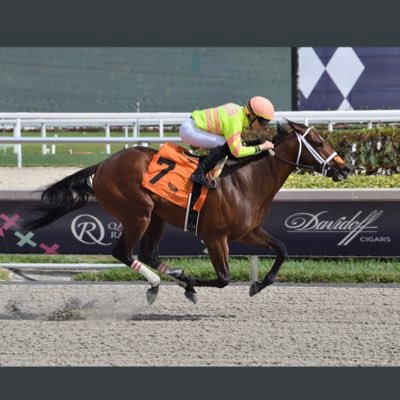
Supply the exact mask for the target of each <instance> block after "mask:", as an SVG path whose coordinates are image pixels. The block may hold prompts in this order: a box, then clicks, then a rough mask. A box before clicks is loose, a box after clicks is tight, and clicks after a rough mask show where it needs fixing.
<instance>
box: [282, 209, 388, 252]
mask: <svg viewBox="0 0 400 400" xmlns="http://www.w3.org/2000/svg"><path fill="white" fill-rule="evenodd" d="M327 213H328V211H321V212H319V213H318V214H311V213H297V214H292V215H290V216H289V217H288V218H287V219H286V221H285V226H286V228H288V229H289V230H288V232H298V233H310V232H312V233H332V232H333V233H347V235H346V236H345V237H344V238H343V239H342V240H341V241H340V242H339V243H338V244H337V245H338V246H347V245H348V244H349V243H351V241H352V240H353V239H354V238H356V237H357V236H358V235H360V234H361V233H377V229H378V227H377V226H375V225H372V223H373V222H374V221H376V220H377V219H378V218H379V217H380V216H381V215H382V213H383V210H374V211H372V212H371V213H370V214H368V215H367V216H365V217H362V215H361V214H362V213H363V212H362V211H358V212H357V213H356V214H355V215H354V216H353V217H352V218H351V219H348V218H347V217H346V216H343V217H340V218H339V219H337V220H333V221H332V220H328V219H324V218H323V217H325V216H326V214H327ZM382 239H384V238H382ZM386 239H389V238H386Z"/></svg>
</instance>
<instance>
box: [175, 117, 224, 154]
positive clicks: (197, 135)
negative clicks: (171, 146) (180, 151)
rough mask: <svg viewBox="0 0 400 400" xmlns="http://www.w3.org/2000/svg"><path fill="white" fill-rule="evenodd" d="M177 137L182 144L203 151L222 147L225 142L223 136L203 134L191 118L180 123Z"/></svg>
mask: <svg viewBox="0 0 400 400" xmlns="http://www.w3.org/2000/svg"><path fill="white" fill-rule="evenodd" d="M179 136H180V137H181V139H182V141H183V142H184V143H187V144H191V145H192V146H196V147H203V148H205V149H211V148H213V147H217V146H222V145H224V144H225V142H226V140H225V138H224V137H223V136H219V135H217V134H215V133H209V132H204V131H202V130H201V129H199V128H197V126H196V124H195V122H194V120H193V119H192V118H188V119H187V120H186V121H184V122H183V123H182V125H181V126H180V128H179Z"/></svg>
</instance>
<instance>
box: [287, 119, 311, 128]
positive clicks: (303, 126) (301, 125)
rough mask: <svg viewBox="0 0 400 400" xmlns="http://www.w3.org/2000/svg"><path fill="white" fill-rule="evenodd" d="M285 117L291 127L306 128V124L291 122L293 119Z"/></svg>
mask: <svg viewBox="0 0 400 400" xmlns="http://www.w3.org/2000/svg"><path fill="white" fill-rule="evenodd" d="M285 119H286V121H287V122H288V124H289V125H290V127H291V128H292V129H296V128H299V127H300V128H308V126H307V125H304V124H300V123H298V122H293V121H290V120H289V119H287V118H285Z"/></svg>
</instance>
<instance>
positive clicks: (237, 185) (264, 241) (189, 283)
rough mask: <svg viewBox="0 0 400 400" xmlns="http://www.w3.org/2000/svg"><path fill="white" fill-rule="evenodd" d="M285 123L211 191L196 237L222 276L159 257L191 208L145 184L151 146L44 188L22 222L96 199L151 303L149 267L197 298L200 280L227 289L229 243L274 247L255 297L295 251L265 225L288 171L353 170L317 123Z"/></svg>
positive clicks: (118, 254)
mask: <svg viewBox="0 0 400 400" xmlns="http://www.w3.org/2000/svg"><path fill="white" fill-rule="evenodd" d="M286 121H287V122H288V125H289V126H288V127H287V128H284V127H283V126H282V125H280V124H279V123H278V124H277V134H276V135H275V136H274V138H273V139H272V140H273V143H274V144H275V149H274V150H271V151H270V152H262V153H260V154H258V155H255V156H252V157H246V158H245V159H241V160H239V161H238V162H235V163H232V164H231V165H227V166H225V168H224V169H223V171H222V174H221V176H220V178H219V182H218V188H217V189H215V190H210V191H209V193H208V197H207V199H206V202H205V203H204V206H203V208H202V211H201V213H200V219H199V222H198V229H197V235H198V236H199V237H200V238H201V239H202V240H203V241H204V244H205V245H206V247H207V249H208V254H209V257H210V259H211V262H212V265H213V267H214V269H215V272H216V274H217V278H216V279H210V280H209V279H207V280H205V279H198V278H196V277H194V276H186V275H185V274H184V272H183V271H182V270H181V269H173V268H171V267H169V266H168V265H166V264H164V263H162V262H161V260H160V259H159V257H158V247H159V243H160V240H161V237H162V234H163V229H164V225H165V222H168V223H170V224H172V225H174V226H177V227H180V228H182V229H183V226H184V221H185V213H186V210H185V209H184V208H183V207H179V206H177V205H175V204H172V203H170V202H168V201H167V200H164V199H163V198H161V197H160V196H158V195H156V194H154V193H152V192H151V191H149V190H148V189H146V188H144V187H143V186H142V179H143V175H144V174H145V172H146V171H147V168H148V165H149V163H150V161H151V160H152V158H153V156H154V155H155V154H156V152H157V150H155V149H152V148H148V147H141V146H137V147H131V148H128V149H123V150H121V151H119V152H117V153H115V154H113V155H111V156H110V157H109V158H107V159H106V160H104V161H102V162H100V163H99V164H97V165H93V166H90V167H87V168H84V169H82V170H80V171H78V172H76V173H74V174H72V175H70V176H67V177H66V178H64V179H62V180H60V181H58V182H56V183H54V184H52V185H50V186H48V187H47V188H45V189H44V190H43V191H42V193H41V200H40V203H39V205H38V206H35V207H34V210H33V212H32V213H30V214H28V215H27V217H26V219H24V220H23V222H22V225H21V227H22V228H24V229H36V228H40V227H43V226H46V225H48V224H50V223H51V222H53V221H55V220H56V219H58V218H60V217H62V216H63V215H65V214H67V213H68V212H70V211H73V210H76V209H78V208H80V207H82V206H83V205H84V204H85V203H87V202H88V201H89V200H91V199H96V200H97V202H98V203H99V204H100V206H102V207H103V208H104V209H105V210H106V211H107V212H108V213H110V214H111V215H112V216H113V217H114V218H116V219H117V220H118V221H119V222H120V223H121V226H122V234H121V237H120V239H119V241H118V242H117V244H116V245H115V247H114V249H113V251H112V255H113V256H114V257H115V258H116V259H117V260H119V261H121V262H122V263H124V264H126V265H127V266H129V267H132V268H134V269H135V270H136V271H137V272H139V273H140V274H142V275H143V276H144V277H145V278H146V279H147V280H148V282H149V283H150V288H149V289H148V290H147V292H146V297H147V301H148V302H149V303H150V304H151V303H152V302H153V301H154V300H155V298H156V296H157V293H158V289H159V283H160V278H159V275H158V274H156V273H155V272H153V271H152V270H151V269H150V268H152V269H154V270H158V271H159V272H160V273H163V274H165V275H167V276H168V277H170V278H171V279H172V280H174V281H176V282H177V283H178V284H179V285H180V286H182V287H183V288H184V289H185V296H186V297H187V298H188V299H189V300H191V301H192V302H194V303H195V302H196V301H197V294H196V291H195V289H194V288H195V287H196V286H209V287H217V288H223V287H225V286H226V285H228V283H229V282H230V275H229V247H228V245H229V243H230V242H233V241H236V242H241V243H244V244H247V245H251V246H260V247H267V248H269V249H272V250H273V251H274V253H275V254H276V258H275V260H274V263H273V265H272V267H271V269H270V271H269V272H268V273H267V274H266V276H265V277H264V279H263V280H261V281H255V282H253V283H252V285H251V286H250V290H249V295H250V296H254V295H255V294H257V293H259V292H260V291H261V290H262V289H263V288H265V287H266V286H268V285H271V284H272V283H274V281H275V279H276V277H277V274H278V272H279V269H280V267H281V265H282V263H283V262H284V261H285V260H286V259H287V257H288V253H287V251H286V248H285V245H284V244H283V243H282V242H280V241H279V240H277V239H275V238H274V237H272V236H271V235H270V234H268V233H267V232H266V231H265V230H264V229H263V228H262V227H261V225H262V222H263V220H264V218H265V217H266V215H267V214H268V212H269V210H270V206H271V202H272V200H273V198H274V196H275V194H276V193H277V192H278V190H279V189H280V188H281V187H282V185H283V184H284V183H285V181H286V179H287V178H288V176H289V174H290V173H291V172H293V171H294V170H295V169H296V168H298V167H300V168H306V169H310V170H312V171H318V172H322V173H323V174H324V175H326V176H329V177H332V179H333V180H335V181H337V180H340V179H344V178H346V177H347V175H348V173H349V168H348V167H347V166H346V165H345V162H344V161H343V159H342V158H341V157H340V156H338V155H337V153H336V152H335V151H334V150H333V149H332V148H331V146H330V145H329V144H328V143H327V142H326V141H325V140H324V139H323V138H322V137H321V136H320V135H319V134H318V133H317V132H316V131H315V130H314V129H313V128H310V127H308V126H306V125H303V124H300V123H295V122H292V121H289V120H286ZM31 211H32V210H31ZM139 241H140V247H139V252H138V257H137V259H134V258H133V255H132V252H133V250H134V248H135V245H136V244H137V243H138V242H139ZM149 267H150V268H149Z"/></svg>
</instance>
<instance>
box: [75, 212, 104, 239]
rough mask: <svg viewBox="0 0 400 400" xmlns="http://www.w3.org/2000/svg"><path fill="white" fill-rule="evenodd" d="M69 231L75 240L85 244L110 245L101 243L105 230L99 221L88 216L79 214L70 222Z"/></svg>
mask: <svg viewBox="0 0 400 400" xmlns="http://www.w3.org/2000/svg"><path fill="white" fill-rule="evenodd" d="M71 231H72V234H73V235H74V236H75V238H76V239H77V240H79V241H80V242H82V243H85V244H100V245H101V246H109V245H110V244H111V242H110V243H103V240H104V236H105V229H104V226H103V224H102V223H101V221H100V220H99V219H98V218H96V217H95V216H93V215H90V214H80V215H78V216H77V217H75V218H74V219H73V220H72V222H71Z"/></svg>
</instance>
